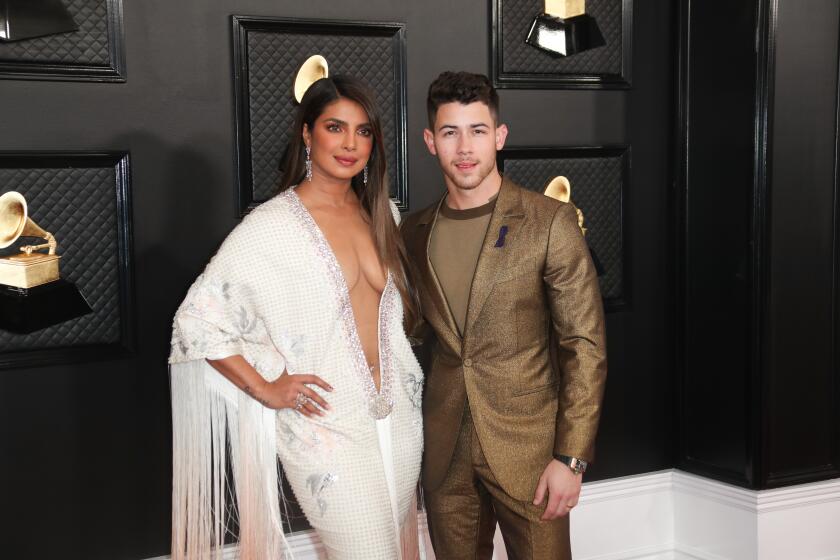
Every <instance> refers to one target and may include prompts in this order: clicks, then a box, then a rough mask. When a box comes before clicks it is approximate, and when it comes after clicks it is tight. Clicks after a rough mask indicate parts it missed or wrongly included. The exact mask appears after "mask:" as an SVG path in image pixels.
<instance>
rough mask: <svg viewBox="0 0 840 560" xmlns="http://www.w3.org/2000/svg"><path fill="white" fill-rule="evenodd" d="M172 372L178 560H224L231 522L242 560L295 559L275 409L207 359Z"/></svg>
mask: <svg viewBox="0 0 840 560" xmlns="http://www.w3.org/2000/svg"><path fill="white" fill-rule="evenodd" d="M169 371H170V385H171V393H172V440H173V441H172V443H173V450H172V460H173V472H172V560H221V558H222V554H223V550H222V548H223V546H224V544H225V543H224V541H225V536H226V535H227V534H228V533H230V532H231V525H232V524H238V526H239V555H240V556H239V557H240V558H241V559H242V560H264V559H266V558H272V559H284V560H292V558H293V557H292V554H291V552H290V548H289V545H288V542H287V541H286V538H285V535H284V534H283V525H282V522H281V516H280V502H281V500H282V501H283V503H284V507H285V497H284V496H282V491H281V489H280V484H279V477H278V465H277V454H276V449H277V441H276V428H275V412H274V411H273V410H270V409H267V408H265V407H263V406H262V405H261V404H260V403H258V402H257V401H255V400H254V399H252V398H251V397H249V396H248V395H246V394H245V393H243V392H242V391H240V390H238V389H237V388H236V387H235V386H234V385H233V384H232V383H230V382H229V381H228V380H227V379H225V378H224V377H222V376H221V375H219V373H218V372H216V370H215V369H213V367H212V366H211V365H210V364H208V363H207V362H206V361H205V360H203V359H202V360H193V361H189V362H183V363H176V364H171V365H170V368H169ZM228 450H229V452H230V458H231V465H230V466H231V470H232V472H233V481H231V480H229V478H228V476H227V469H228V465H227V455H228ZM231 482H232V483H231Z"/></svg>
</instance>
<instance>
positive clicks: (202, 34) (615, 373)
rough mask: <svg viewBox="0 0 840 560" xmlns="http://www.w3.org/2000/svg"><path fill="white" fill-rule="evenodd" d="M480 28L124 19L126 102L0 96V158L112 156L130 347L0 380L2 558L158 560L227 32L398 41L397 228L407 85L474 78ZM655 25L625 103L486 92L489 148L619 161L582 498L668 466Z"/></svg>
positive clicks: (211, 208)
mask: <svg viewBox="0 0 840 560" xmlns="http://www.w3.org/2000/svg"><path fill="white" fill-rule="evenodd" d="M489 8H490V4H489V2H480V1H474V2H471V3H468V4H465V3H463V2H452V1H449V0H447V1H442V0H428V1H426V2H422V3H419V2H411V3H409V2H395V1H385V0H368V1H365V2H335V1H332V0H310V1H308V2H296V1H291V0H270V1H269V0H259V1H258V0H248V1H244V0H243V1H239V2H232V1H223V0H178V1H177V2H173V1H171V0H144V1H142V2H126V3H125V6H124V13H125V35H126V62H127V82H126V83H124V84H93V83H66V82H43V81H41V82H39V81H29V82H26V81H14V80H5V81H0V108H2V109H0V115H1V116H0V119H1V120H2V131H3V132H2V134H0V149H2V150H44V149H55V150H69V149H72V150H84V149H109V150H116V149H125V150H129V151H130V152H131V164H132V179H133V181H132V184H133V203H134V204H133V214H134V257H135V272H136V301H137V333H138V340H137V345H136V348H137V351H136V353H135V354H134V355H133V356H131V357H128V358H125V359H120V360H113V361H99V362H88V363H81V364H73V365H66V366H56V367H49V368H32V369H20V370H7V371H2V372H0V441H2V442H3V448H2V454H0V480H2V484H3V500H2V501H3V508H2V512H3V513H2V526H3V527H5V528H6V531H5V533H4V534H5V538H4V542H3V549H4V552H6V553H8V554H9V555H10V556H9V557H14V558H21V559H23V558H67V559H70V558H84V559H87V560H92V559H108V560H116V559H132V560H135V559H140V558H148V557H152V556H156V555H161V554H165V553H167V551H168V543H169V515H170V513H169V499H170V498H169V493H170V469H171V460H170V454H171V449H170V445H171V442H170V414H169V398H168V390H169V388H168V381H167V371H166V366H165V363H166V356H167V353H168V340H169V334H170V332H169V329H170V325H171V319H172V315H173V313H174V311H175V309H176V307H177V305H178V303H179V301H180V299H181V298H182V297H183V294H184V293H185V290H186V288H187V287H188V286H189V284H190V282H191V281H192V280H193V279H194V277H195V276H196V275H197V274H198V273H199V272H200V270H201V268H202V267H203V265H204V264H205V263H206V261H207V260H208V258H209V257H210V255H211V254H212V253H213V251H214V249H215V248H216V247H217V245H218V244H219V242H220V241H221V240H222V239H223V238H224V236H225V235H226V234H227V233H228V232H229V231H230V229H231V228H232V227H233V226H234V225H235V224H236V218H235V214H236V212H235V202H236V192H235V187H234V178H235V168H234V165H235V163H234V130H233V114H234V113H233V96H232V70H231V44H230V43H231V41H230V20H229V16H230V15H231V14H242V15H265V16H280V17H307V18H313V17H318V18H328V19H356V20H384V21H402V22H406V24H407V52H408V72H407V74H408V154H409V178H410V181H409V193H410V194H409V196H410V198H409V201H410V206H411V209H412V210H416V209H419V208H421V207H423V206H425V205H427V204H429V203H431V202H433V201H434V200H436V198H437V197H438V196H439V195H440V194H441V193H442V189H443V186H442V182H441V181H440V178H439V172H438V168H437V165H436V162H435V160H434V159H433V158H432V157H431V156H429V155H428V154H427V153H426V149H425V147H424V145H423V143H422V140H421V130H422V128H423V126H424V125H425V119H426V116H425V106H424V98H425V90H426V87H427V84H428V83H429V82H430V81H431V80H432V79H433V78H434V77H435V76H436V75H437V74H438V73H439V72H440V71H442V70H445V69H467V70H472V71H479V72H487V71H488V69H489V52H488V51H489ZM672 15H673V9H672V6H671V3H670V2H667V1H666V0H656V1H645V2H637V3H636V9H635V22H636V23H635V30H634V71H633V89H631V90H629V91H522V90H505V91H502V92H501V98H502V112H503V118H504V120H505V121H506V122H507V123H508V124H509V126H510V128H511V134H510V137H509V145H552V146H573V145H603V144H629V145H631V146H632V172H631V184H630V185H629V187H628V189H627V198H626V200H625V217H626V219H627V220H628V223H629V229H628V234H629V235H628V239H627V240H626V242H627V243H628V251H627V255H628V262H627V263H626V265H625V266H626V270H627V271H628V275H629V277H628V279H629V280H630V285H631V292H630V294H629V295H630V306H629V308H628V309H627V310H624V311H621V312H617V313H613V314H610V316H609V319H608V323H609V324H608V331H609V343H610V348H609V358H610V381H609V384H608V389H607V396H606V408H605V412H604V417H603V424H602V429H601V433H600V436H599V458H598V461H597V463H596V464H595V465H594V467H593V470H592V472H591V476H589V477H588V478H589V479H590V480H595V479H598V478H606V477H613V476H620V475H629V474H635V473H640V472H646V471H652V470H658V469H662V468H667V467H670V466H672V464H673V462H672V456H673V446H672V433H671V426H672V425H673V422H672V421H671V420H672V413H673V405H672V381H671V379H672V378H673V367H672V348H673V342H674V337H673V329H672V321H671V316H670V309H672V307H673V306H672V305H671V304H672V303H673V302H672V299H671V297H672V296H671V289H670V287H671V286H672V274H671V270H672V264H673V263H672V262H671V260H670V257H669V256H668V255H669V253H668V247H669V243H671V240H670V237H669V231H670V230H669V228H670V227H671V225H672V224H671V219H670V213H669V211H668V208H669V203H670V202H669V196H670V195H669V176H670V175H669V159H670V146H671V142H670V135H671V123H672V115H671V112H672V110H671V107H672V76H673V49H672V36H671V35H672V25H671V23H672V22H671V18H672ZM255 250H258V248H255Z"/></svg>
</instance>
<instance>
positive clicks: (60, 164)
mask: <svg viewBox="0 0 840 560" xmlns="http://www.w3.org/2000/svg"><path fill="white" fill-rule="evenodd" d="M127 157H128V156H127V155H126V154H116V155H113V154H109V155H101V156H94V157H91V156H86V155H63V156H54V155H44V156H43V158H41V157H39V156H33V155H31V154H27V155H26V156H23V157H22V156H21V154H10V153H2V152H0V194H2V193H4V192H7V191H10V190H15V191H18V192H20V193H21V194H23V196H24V197H25V198H26V201H27V205H28V207H29V215H30V217H31V218H32V219H33V220H34V221H35V222H36V223H37V224H38V225H39V226H41V227H42V228H43V229H45V230H47V231H49V232H51V233H52V234H53V235H55V237H56V239H57V240H58V251H57V252H58V254H59V255H61V260H60V262H59V267H60V272H61V276H62V278H64V279H66V280H69V281H71V282H73V283H75V284H76V286H77V287H78V288H79V290H80V291H81V293H82V295H84V297H85V298H86V299H87V301H88V303H89V304H90V306H91V307H92V308H93V313H90V314H88V315H85V316H82V317H78V318H75V319H71V320H70V321H66V322H64V323H60V324H58V325H54V326H51V327H47V328H46V329H42V330H40V331H36V332H34V333H30V334H26V335H20V334H13V333H10V332H7V331H0V349H2V352H0V353H2V354H6V353H9V352H20V351H26V350H38V351H43V350H47V349H51V348H67V347H75V346H89V345H117V346H119V345H122V344H126V343H127V341H126V340H125V338H126V333H127V332H128V331H129V329H128V327H129V325H127V324H125V323H126V322H127V321H128V320H129V317H127V316H126V315H127V314H130V309H127V308H126V306H125V305H124V302H130V301H131V298H130V297H127V294H126V293H125V290H127V289H128V285H127V284H128V280H129V278H130V274H129V273H128V267H129V262H130V259H129V256H128V239H127V231H128V229H127V224H126V218H127V216H128V208H127V188H128V186H127V185H126V184H124V178H125V177H127ZM32 241H37V238H21V239H19V240H18V241H17V242H16V243H15V244H14V245H13V246H12V247H9V248H7V249H3V250H0V254H9V253H16V252H17V251H16V248H17V247H19V246H20V245H23V244H26V243H28V242H32ZM38 242H40V241H38Z"/></svg>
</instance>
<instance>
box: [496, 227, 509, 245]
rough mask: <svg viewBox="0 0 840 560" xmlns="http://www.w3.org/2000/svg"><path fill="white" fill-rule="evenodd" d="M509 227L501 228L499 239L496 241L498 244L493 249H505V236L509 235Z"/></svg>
mask: <svg viewBox="0 0 840 560" xmlns="http://www.w3.org/2000/svg"><path fill="white" fill-rule="evenodd" d="M507 232H508V227H507V226H502V227H500V228H499V238H498V239H497V240H496V244H495V245H493V247H504V246H505V236H506V235H507Z"/></svg>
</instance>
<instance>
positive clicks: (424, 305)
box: [402, 179, 607, 501]
mask: <svg viewBox="0 0 840 560" xmlns="http://www.w3.org/2000/svg"><path fill="white" fill-rule="evenodd" d="M439 207H440V202H438V203H437V204H436V205H433V206H430V207H429V208H427V209H425V210H421V211H420V212H418V213H416V214H413V215H412V216H409V217H408V218H407V219H406V220H405V221H404V222H403V226H402V233H403V237H404V239H405V241H406V247H407V250H408V252H409V256H410V258H411V259H412V260H413V261H414V263H415V266H416V268H417V272H418V278H417V279H416V280H415V281H416V282H417V288H418V290H419V293H420V302H421V310H422V313H423V316H424V319H425V321H426V323H427V326H428V327H430V328H431V329H432V330H433V331H434V333H435V335H436V342H435V345H434V348H433V349H432V359H431V364H430V366H429V368H428V371H427V372H426V386H425V391H424V399H423V416H424V422H425V427H426V430H425V453H424V456H423V475H422V476H423V485H424V488H425V490H426V492H430V491H434V490H435V489H437V488H438V487H439V486H440V485H441V484H442V483H443V481H444V479H445V478H446V475H447V471H448V469H449V467H450V463H451V462H452V457H453V453H454V451H455V447H456V443H457V440H458V434H459V432H460V426H461V419H462V416H463V412H464V407H465V404H466V403H467V401H468V400H469V405H470V410H471V411H472V419H473V422H474V425H475V432H476V434H477V436H478V439H479V440H480V443H481V448H482V449H483V452H484V455H485V456H486V459H487V464H488V465H489V468H490V470H491V472H492V473H493V476H494V477H495V479H496V481H497V482H498V484H499V487H500V488H502V489H503V490H504V491H505V492H506V493H507V494H508V495H509V496H511V497H513V498H515V499H517V500H521V501H524V500H529V499H533V495H534V492H535V490H536V486H537V482H538V480H539V477H540V475H541V474H542V472H543V470H544V469H545V467H546V465H547V464H548V463H549V462H550V461H551V459H552V452H554V453H559V454H563V455H569V456H572V457H578V458H580V459H583V460H586V461H592V460H593V458H594V441H595V434H596V432H597V429H598V420H599V417H600V412H601V400H602V397H603V391H604V383H605V381H606V373H607V362H606V342H605V334H604V315H603V306H602V303H601V295H600V291H599V288H598V280H597V276H596V274H595V269H594V267H593V265H592V260H591V257H590V254H589V249H588V247H587V246H586V242H585V241H584V239H583V236H582V234H581V231H580V228H578V224H577V214H576V212H575V208H574V206H573V205H571V204H566V203H563V202H559V201H557V200H554V199H551V198H549V197H546V196H544V195H542V194H539V193H534V192H531V191H527V190H525V189H523V188H521V187H519V186H518V185H516V184H514V183H513V182H511V181H509V180H507V179H505V180H504V181H503V182H502V187H501V191H500V193H499V197H498V199H497V201H496V206H495V209H494V210H493V214H492V217H491V219H490V225H489V226H488V228H487V233H486V235H485V239H484V243H483V246H482V250H481V255H480V256H479V259H478V265H477V267H476V271H475V275H474V278H473V283H472V288H471V293H470V300H469V309H468V311H467V320H466V324H465V327H464V333H463V337H461V336H459V335H458V328H457V326H456V325H455V323H454V321H453V319H452V315H451V313H449V310H448V308H447V304H446V301H445V299H444V296H443V293H442V291H441V288H440V285H439V284H438V282H437V280H436V278H435V275H434V274H433V271H432V269H431V266H430V263H429V259H428V248H429V239H430V233H431V231H432V228H433V226H434V221H435V218H436V216H437V214H438V209H439ZM415 334H419V331H418V333H415Z"/></svg>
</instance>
